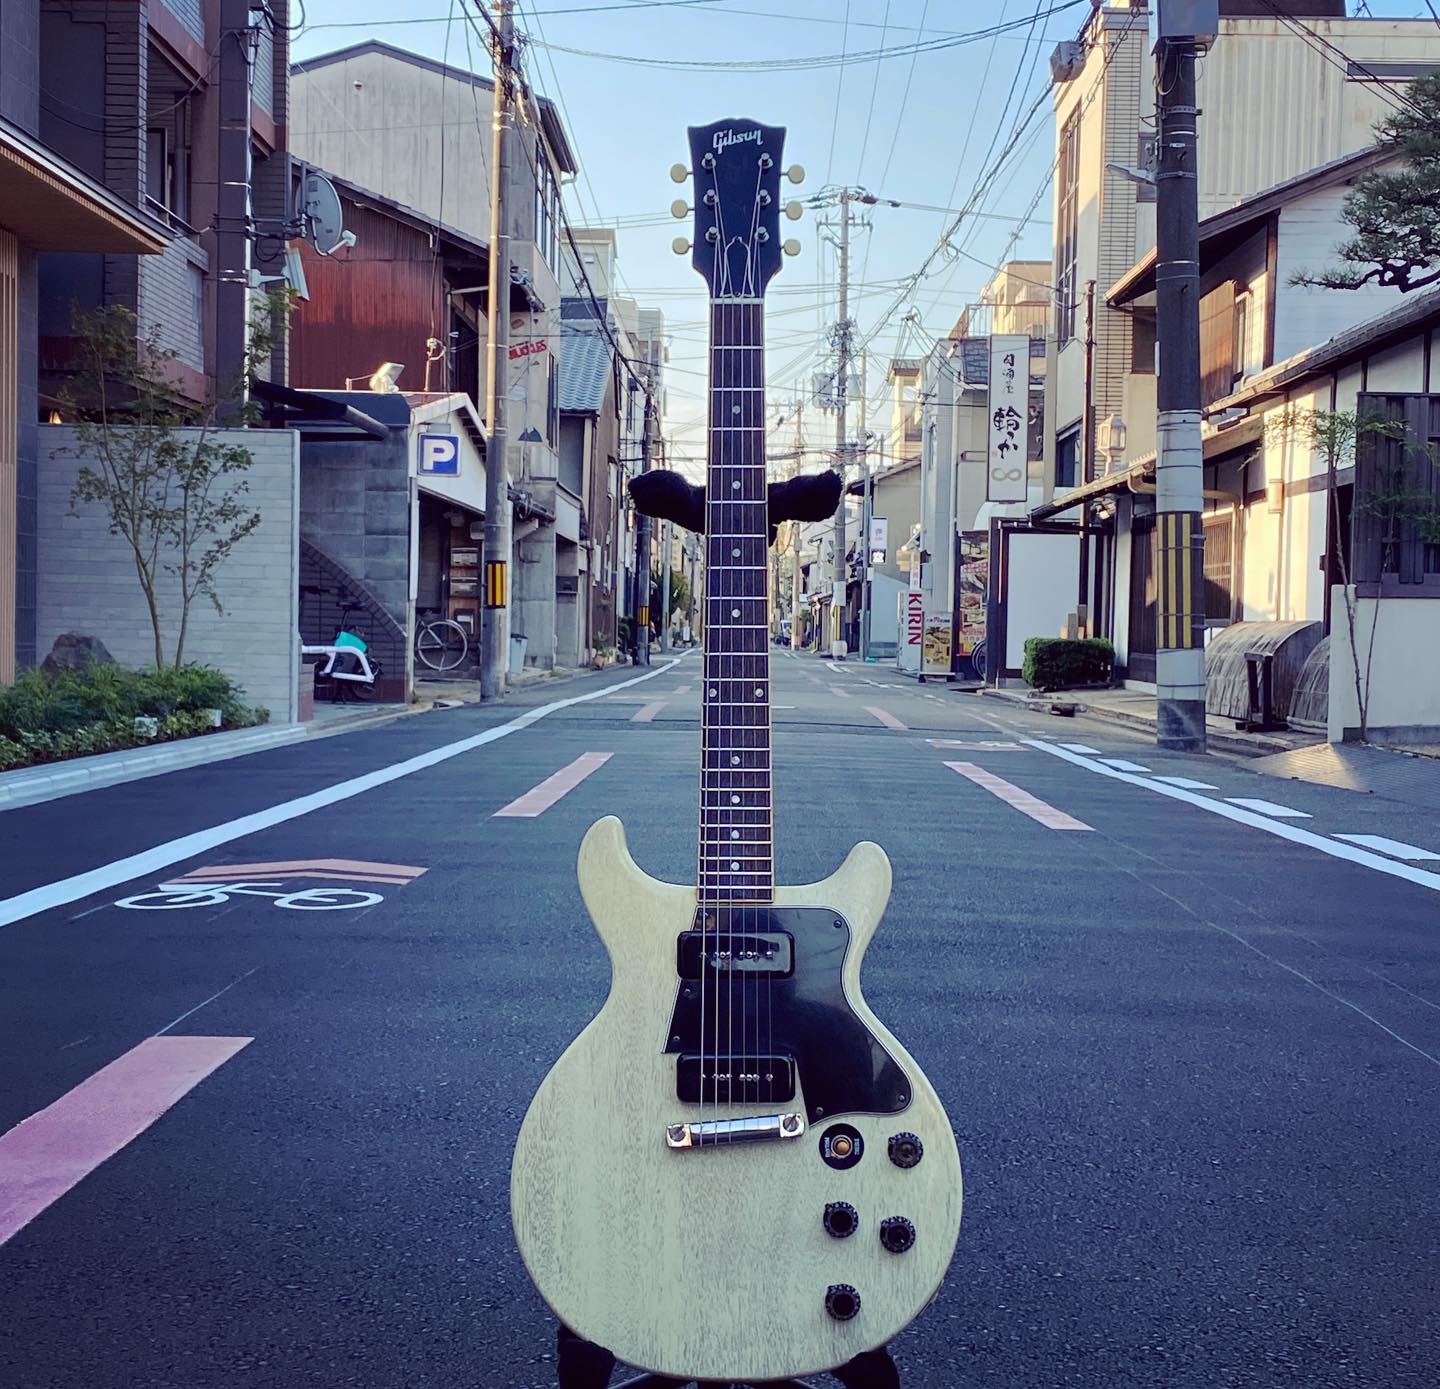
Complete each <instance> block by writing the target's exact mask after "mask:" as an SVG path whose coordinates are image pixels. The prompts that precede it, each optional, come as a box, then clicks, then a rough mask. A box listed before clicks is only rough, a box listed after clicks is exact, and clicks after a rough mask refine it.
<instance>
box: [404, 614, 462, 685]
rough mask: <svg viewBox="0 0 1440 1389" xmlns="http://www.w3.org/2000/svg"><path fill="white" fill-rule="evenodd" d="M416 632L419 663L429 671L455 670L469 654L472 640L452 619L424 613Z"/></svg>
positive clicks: (416, 654) (416, 653)
mask: <svg viewBox="0 0 1440 1389" xmlns="http://www.w3.org/2000/svg"><path fill="white" fill-rule="evenodd" d="M421 617H422V619H423V620H422V621H421V623H420V624H419V626H418V627H417V628H416V629H415V656H416V659H417V660H419V661H420V663H421V664H422V665H424V666H427V667H428V668H429V669H430V670H454V669H455V668H456V667H457V666H459V665H462V664H463V663H464V661H465V657H466V656H468V655H469V654H470V638H469V637H468V636H467V635H466V634H465V629H464V628H463V627H462V626H461V625H460V624H459V623H458V622H456V621H454V619H453V618H448V617H441V616H439V615H438V614H437V613H434V612H433V611H428V610H427V611H426V612H423V613H421Z"/></svg>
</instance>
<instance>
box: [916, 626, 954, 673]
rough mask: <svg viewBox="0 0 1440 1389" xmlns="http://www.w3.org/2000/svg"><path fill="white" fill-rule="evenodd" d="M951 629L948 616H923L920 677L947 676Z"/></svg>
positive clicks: (948, 671)
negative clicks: (923, 639) (923, 628)
mask: <svg viewBox="0 0 1440 1389" xmlns="http://www.w3.org/2000/svg"><path fill="white" fill-rule="evenodd" d="M951 643H952V628H951V625H950V614H949V613H945V612H938V613H936V612H931V613H926V614H925V642H924V645H923V647H922V648H921V654H920V674H921V675H949V674H950V648H951Z"/></svg>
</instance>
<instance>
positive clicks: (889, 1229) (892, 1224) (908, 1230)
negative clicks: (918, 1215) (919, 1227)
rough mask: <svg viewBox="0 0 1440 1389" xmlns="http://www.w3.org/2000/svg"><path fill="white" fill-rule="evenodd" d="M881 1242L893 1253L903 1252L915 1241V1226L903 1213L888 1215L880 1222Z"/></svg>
mask: <svg viewBox="0 0 1440 1389" xmlns="http://www.w3.org/2000/svg"><path fill="white" fill-rule="evenodd" d="M880 1243H881V1244H883V1245H884V1246H885V1248H886V1249H888V1250H889V1251H890V1252H891V1253H892V1254H903V1253H904V1252H905V1251H906V1250H907V1249H909V1248H910V1246H911V1245H912V1244H914V1243H915V1227H914V1226H913V1225H912V1224H911V1223H910V1222H909V1221H908V1220H906V1219H905V1217H904V1216H903V1215H887V1216H886V1217H885V1219H884V1220H882V1221H881V1222H880Z"/></svg>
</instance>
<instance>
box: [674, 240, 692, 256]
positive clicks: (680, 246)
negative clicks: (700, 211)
mask: <svg viewBox="0 0 1440 1389" xmlns="http://www.w3.org/2000/svg"><path fill="white" fill-rule="evenodd" d="M670 249H671V250H672V251H674V252H675V254H676V255H677V256H683V255H685V254H686V253H687V252H688V251H689V250H690V241H689V238H688V237H684V236H677V237H676V238H675V240H674V241H672V242H671V243H670Z"/></svg>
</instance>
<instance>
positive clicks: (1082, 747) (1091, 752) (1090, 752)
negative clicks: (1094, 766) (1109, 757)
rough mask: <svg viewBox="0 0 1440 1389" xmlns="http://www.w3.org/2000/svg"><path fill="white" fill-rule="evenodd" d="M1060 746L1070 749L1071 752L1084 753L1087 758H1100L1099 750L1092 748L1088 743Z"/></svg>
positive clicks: (1062, 744) (1061, 744) (1060, 745)
mask: <svg viewBox="0 0 1440 1389" xmlns="http://www.w3.org/2000/svg"><path fill="white" fill-rule="evenodd" d="M1058 746H1059V747H1062V748H1068V749H1069V750H1070V751H1071V752H1083V753H1084V754H1085V755H1086V756H1087V757H1099V756H1100V749H1099V748H1092V747H1090V746H1089V745H1088V744H1086V743H1060V744H1058Z"/></svg>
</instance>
